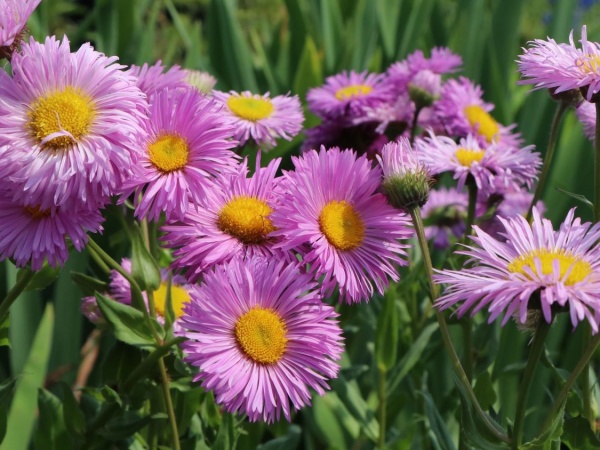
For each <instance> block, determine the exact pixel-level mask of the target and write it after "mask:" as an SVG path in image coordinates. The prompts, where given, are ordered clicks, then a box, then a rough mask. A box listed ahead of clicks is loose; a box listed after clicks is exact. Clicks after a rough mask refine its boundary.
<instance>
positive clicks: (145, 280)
mask: <svg viewBox="0 0 600 450" xmlns="http://www.w3.org/2000/svg"><path fill="white" fill-rule="evenodd" d="M131 276H132V277H133V279H134V280H135V281H136V282H137V284H138V285H139V286H140V289H141V290H142V291H155V290H157V289H158V287H159V286H160V283H161V277H160V268H159V267H158V264H157V263H156V261H155V260H154V258H153V257H152V255H151V254H150V252H149V251H148V249H147V248H146V246H145V245H144V240H143V238H142V232H141V230H140V228H139V227H138V226H134V227H133V233H131Z"/></svg>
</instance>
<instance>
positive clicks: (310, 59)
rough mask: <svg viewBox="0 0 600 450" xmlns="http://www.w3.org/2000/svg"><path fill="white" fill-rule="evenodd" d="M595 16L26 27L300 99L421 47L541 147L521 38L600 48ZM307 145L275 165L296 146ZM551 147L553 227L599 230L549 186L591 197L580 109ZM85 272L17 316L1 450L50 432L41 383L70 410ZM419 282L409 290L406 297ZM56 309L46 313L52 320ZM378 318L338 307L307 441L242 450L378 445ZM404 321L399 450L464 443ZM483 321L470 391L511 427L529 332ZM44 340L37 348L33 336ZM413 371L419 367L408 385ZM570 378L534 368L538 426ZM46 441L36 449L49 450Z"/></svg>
mask: <svg viewBox="0 0 600 450" xmlns="http://www.w3.org/2000/svg"><path fill="white" fill-rule="evenodd" d="M599 19H600V5H598V4H596V5H595V6H592V7H591V8H590V9H586V10H583V9H582V8H581V7H580V6H579V2H578V1H576V0H556V1H555V2H552V3H550V2H548V1H546V0H533V1H528V2H524V1H522V0H486V1H484V0H457V1H451V0H412V1H411V0H253V1H252V0H244V1H239V2H235V1H234V0H212V1H211V0H95V1H93V0H90V1H88V2H74V1H70V0H42V3H41V5H40V7H39V8H38V10H37V11H36V12H35V14H34V15H33V16H32V18H31V20H30V23H29V26H30V29H31V31H32V34H33V36H34V37H35V38H36V39H38V40H40V39H43V38H44V37H45V36H46V35H51V34H56V35H58V36H61V35H63V34H66V35H68V37H69V38H70V40H71V42H72V45H73V46H78V45H79V44H81V43H83V42H85V41H91V42H92V43H93V45H94V46H95V47H96V48H97V49H98V50H100V51H102V52H104V53H106V54H107V55H118V56H119V57H120V60H121V62H122V63H123V64H138V65H140V64H142V63H144V62H151V63H152V62H154V61H156V60H158V59H161V60H162V61H163V62H164V63H165V64H167V65H171V64H179V65H181V66H183V67H186V68H192V69H201V70H206V71H209V72H211V73H213V74H214V75H215V76H216V77H217V78H218V80H219V82H218V85H217V88H218V89H221V90H228V89H235V90H242V89H248V90H251V91H254V92H264V91H270V92H271V93H272V94H279V93H286V92H290V91H291V92H292V93H294V94H298V95H299V96H300V97H301V99H304V97H305V94H306V92H307V90H308V89H309V88H310V87H312V86H317V85H320V84H321V83H322V82H323V80H324V78H325V77H326V76H328V75H331V74H335V73H337V72H339V71H341V70H344V69H348V70H349V69H354V70H365V69H369V70H371V71H384V70H385V69H386V68H387V67H388V66H389V65H390V64H391V63H392V62H394V61H397V60H399V59H401V58H404V57H405V56H406V55H407V54H408V53H410V52H412V51H414V50H415V49H422V50H423V51H424V52H425V53H426V54H428V52H429V49H430V48H431V47H432V46H448V47H450V48H451V49H452V50H453V51H455V52H456V53H458V54H460V55H461V56H462V57H463V59H464V69H463V71H462V74H464V75H466V76H468V77H470V78H472V79H473V80H475V81H476V82H477V83H479V84H481V85H482V87H483V89H484V92H485V94H484V97H485V99H486V100H487V101H490V102H493V103H494V104H495V105H496V108H495V110H494V115H495V117H496V119H498V120H499V121H501V122H503V123H505V124H508V123H513V122H516V123H517V124H518V129H519V130H520V131H521V132H522V133H523V136H524V138H525V140H526V143H527V144H535V145H536V146H537V148H538V149H539V150H540V151H542V152H543V151H544V149H545V146H546V143H547V139H548V132H549V127H550V120H551V117H552V115H553V112H554V105H553V103H552V101H551V100H550V98H549V96H548V95H547V93H546V92H544V91H540V92H530V91H531V90H530V87H529V86H518V85H517V80H518V74H517V72H516V64H515V60H516V58H517V56H518V54H519V53H520V52H521V47H522V46H524V45H525V43H526V41H528V40H530V39H534V38H546V36H551V37H553V38H554V39H556V40H557V41H559V42H560V41H566V40H567V39H568V35H569V32H570V30H571V29H573V28H575V30H576V31H575V36H576V38H578V37H579V30H580V25H581V23H586V21H587V25H588V35H589V36H590V39H591V40H595V41H600V20H599ZM315 123H316V118H314V117H312V116H310V114H309V115H308V120H307V126H311V125H314V124H315ZM298 139H299V138H298ZM298 139H296V140H295V141H294V142H292V143H291V144H284V145H282V146H280V147H279V148H277V149H276V150H275V151H274V152H272V153H270V154H269V156H268V157H269V158H270V157H274V156H279V155H284V154H287V153H289V152H291V151H294V149H295V147H296V146H297V144H298ZM557 151H558V153H557V159H556V162H555V166H554V169H553V171H552V174H551V177H550V183H549V186H550V188H549V189H548V190H547V192H546V195H545V196H544V200H545V201H546V203H547V205H548V214H549V217H551V218H552V219H553V220H554V221H555V222H558V221H560V220H562V218H563V217H564V215H565V213H566V211H567V210H568V209H569V208H570V207H572V206H578V207H579V213H580V215H581V216H583V217H584V218H586V219H588V220H589V219H591V214H590V212H589V211H587V210H586V209H585V208H586V207H585V206H583V205H575V204H574V203H573V202H574V200H573V199H572V198H570V197H568V196H566V195H564V194H562V193H560V192H558V191H556V190H555V189H554V188H555V187H559V188H562V189H565V190H567V191H570V192H575V193H578V194H583V195H586V196H588V197H590V193H591V189H592V170H593V169H592V164H591V160H592V149H591V144H590V143H589V142H588V141H587V139H586V138H585V137H584V136H583V133H582V130H581V126H580V125H579V124H578V123H577V121H576V119H575V117H574V115H573V114H570V115H569V116H568V117H567V120H566V121H565V122H564V124H563V127H562V133H561V137H560V141H559V144H558V150H557ZM265 162H266V161H265ZM106 228H107V231H106V232H105V235H104V240H105V243H106V245H109V246H112V247H113V248H119V249H121V251H122V252H123V253H124V254H125V253H126V252H127V243H126V242H125V241H124V239H125V238H124V236H123V235H122V234H119V232H118V230H117V229H116V228H118V227H115V226H112V225H111V224H110V221H109V222H108V223H107V227H106ZM88 267H90V263H89V261H88V255H87V253H86V252H83V253H82V254H77V253H72V254H71V256H70V259H69V261H68V263H67V265H66V267H65V270H63V271H62V272H61V273H60V276H59V277H58V279H57V280H56V281H55V282H54V283H52V284H51V285H49V286H47V287H45V288H43V289H39V290H32V291H29V292H26V293H25V294H24V295H23V298H21V299H19V301H18V302H17V303H16V304H15V305H14V306H13V308H12V309H11V319H10V320H11V327H10V341H11V346H12V347H11V350H10V352H9V351H8V348H7V347H1V348H0V380H10V379H11V377H14V376H19V374H23V373H25V375H22V376H23V377H24V379H25V377H28V378H27V382H28V383H29V384H28V385H27V386H28V387H29V388H28V391H27V392H25V390H24V389H22V390H21V391H18V392H21V393H22V394H20V396H15V402H13V406H12V407H11V409H10V411H8V409H7V408H6V406H7V404H8V403H6V402H5V399H4V397H3V394H2V393H3V392H4V391H3V390H2V389H3V386H4V385H0V406H3V407H4V410H5V413H4V415H6V412H8V413H9V419H8V425H9V430H10V427H11V426H12V427H14V426H16V425H15V424H20V425H19V427H20V428H21V429H23V430H24V431H23V432H21V433H19V436H16V435H15V433H12V434H11V433H9V435H8V436H7V440H8V438H9V437H10V439H14V441H10V442H8V441H5V442H4V443H3V445H2V447H1V448H2V449H6V450H19V449H21V448H23V449H24V448H27V445H28V444H27V443H28V442H29V440H30V434H29V432H27V430H29V429H31V430H34V429H36V430H38V431H37V432H38V433H39V430H40V429H42V430H43V426H44V424H41V423H37V425H36V424H35V422H36V418H35V417H36V416H35V407H34V406H35V405H36V404H37V392H36V387H37V386H40V385H45V386H46V387H47V388H49V389H50V390H51V391H52V392H55V393H56V395H58V396H59V397H61V398H63V400H64V396H63V395H62V394H59V393H60V392H61V390H60V387H59V386H60V385H58V384H56V382H57V381H58V380H62V381H65V382H67V383H69V384H72V383H73V382H74V380H75V373H76V369H77V367H78V365H79V364H80V361H81V349H82V346H83V344H84V342H85V340H86V339H87V337H88V335H89V333H90V331H91V326H90V324H89V323H87V322H86V321H85V319H84V318H83V317H82V315H81V313H80V302H81V297H82V292H81V291H80V290H79V288H77V287H76V286H75V285H74V284H73V282H72V281H71V276H70V272H71V271H77V272H85V271H87V270H88V269H87V268H88ZM91 267H92V271H93V265H92V266H91ZM16 274H17V272H16V269H15V268H14V267H13V266H12V265H11V264H9V263H4V264H1V265H0V296H2V297H3V296H4V294H5V293H6V292H7V287H9V286H12V285H13V284H14V283H15V281H16ZM412 281H413V284H412V286H413V287H414V286H415V284H414V280H412ZM410 282H411V280H407V281H406V282H405V283H404V284H403V285H402V286H403V288H404V287H406V286H411V285H410ZM415 292H416V291H415V289H412V291H410V289H408V290H406V291H402V292H401V293H395V294H390V295H399V296H401V297H402V298H403V299H406V304H407V305H408V306H406V307H405V308H409V307H410V305H411V304H412V303H411V301H413V300H414V299H411V296H412V297H414V296H415V295H416V294H415ZM414 301H417V300H414ZM49 304H52V310H50V309H47V308H48V306H47V305H49ZM380 309H381V302H380V301H378V300H377V299H375V300H374V301H373V302H372V303H371V304H369V305H360V306H355V307H352V308H349V307H343V308H342V310H343V311H342V314H343V317H344V319H343V321H344V322H343V324H344V326H345V335H346V339H347V346H348V357H349V358H350V359H349V360H346V361H344V368H345V369H344V370H343V371H342V378H341V380H343V379H345V380H346V381H347V383H343V382H342V381H337V382H335V383H334V388H335V389H336V390H337V391H336V393H332V394H329V395H327V396H326V397H323V398H315V399H314V408H308V409H307V410H306V411H305V412H303V413H302V415H301V416H300V419H299V423H300V424H301V425H302V430H303V431H306V430H308V432H307V433H305V434H303V435H302V438H300V428H298V426H297V425H292V426H288V425H286V424H278V425H275V426H273V427H270V428H269V429H268V430H267V431H265V430H266V428H265V427H264V426H262V425H251V426H249V425H246V426H245V427H246V428H245V429H246V432H247V434H245V435H243V436H241V437H240V441H239V445H240V448H253V447H255V446H256V445H257V444H258V443H259V442H264V441H267V440H269V439H274V438H277V437H279V439H280V441H271V444H270V445H271V446H265V447H263V448H265V449H266V448H269V449H271V448H293V447H294V443H295V444H298V443H299V442H302V447H303V448H325V447H329V448H351V447H352V446H353V445H354V446H355V447H354V448H362V445H363V444H364V445H366V446H367V448H368V445H369V444H367V443H368V442H369V441H370V439H369V436H370V434H372V433H376V431H377V426H376V423H374V422H373V421H374V420H375V419H374V416H373V414H374V413H373V411H374V409H375V406H376V398H373V393H374V392H375V388H374V386H373V385H372V384H371V382H370V381H368V379H369V378H368V377H371V376H372V375H373V373H374V369H373V365H374V362H373V361H374V359H373V358H374V356H373V351H374V350H373V346H374V342H375V339H376V329H377V321H378V315H379V313H380ZM44 310H46V311H47V312H46V316H45V320H44V321H43V322H41V320H42V316H43V313H44ZM410 317H411V316H410V313H409V311H408V310H407V311H404V310H402V311H401V314H400V324H399V341H398V342H399V344H398V349H397V350H396V351H397V354H398V361H399V363H398V364H397V366H396V371H395V372H393V374H394V376H395V377H396V380H397V382H398V386H399V387H401V389H398V390H397V391H396V392H395V393H394V395H393V397H392V399H391V401H390V405H391V406H390V412H389V415H390V423H391V424H392V425H391V426H392V428H393V430H394V431H393V433H396V442H397V445H396V447H395V448H411V445H413V447H412V448H422V447H419V444H420V443H417V444H415V443H414V441H413V437H414V436H413V434H414V430H415V429H417V428H418V427H421V426H424V427H427V430H429V432H430V433H431V436H432V438H431V439H432V442H434V440H435V445H434V447H432V448H454V446H453V444H452V440H453V439H454V437H455V436H456V435H457V433H458V429H457V422H456V420H455V418H454V417H453V411H455V410H456V405H457V402H458V398H457V397H456V394H452V395H449V392H451V388H452V386H453V382H452V378H451V371H450V369H449V365H448V363H447V361H446V359H445V356H443V349H442V348H441V343H440V339H439V336H438V334H437V333H436V330H435V328H431V329H428V328H425V329H422V330H420V332H419V334H418V336H419V338H418V339H416V337H415V334H414V333H413V331H414V330H412V329H411V327H413V325H414V324H412V323H411V320H410ZM484 320H485V319H484V318H481V317H478V318H477V319H476V325H477V326H476V327H475V330H474V333H475V337H474V342H476V343H477V342H485V347H482V348H477V349H476V355H475V360H476V362H477V364H476V367H475V373H474V376H475V379H476V385H475V388H476V392H477V393H478V395H479V396H481V399H482V402H483V401H486V402H487V404H488V405H496V406H498V405H501V409H500V410H498V411H497V412H498V417H499V419H498V420H499V421H501V422H502V423H503V424H504V425H506V423H507V418H510V417H513V415H514V408H515V401H516V392H517V385H518V384H517V383H518V380H519V374H520V371H521V370H522V368H523V366H524V358H525V344H526V341H527V336H526V335H524V334H522V333H519V332H517V330H516V329H515V327H514V326H513V325H512V324H509V325H507V327H506V328H505V329H504V331H502V332H501V330H500V328H499V327H498V326H497V325H493V326H487V325H485V324H484V323H482V322H483V321H484ZM40 323H41V325H40ZM36 330H37V331H38V336H41V337H36ZM453 331H454V332H455V334H456V342H457V345H458V347H459V348H460V342H461V334H460V327H459V326H458V325H457V326H454V327H453ZM579 334H580V332H579V331H578V332H575V333H572V332H571V328H570V325H569V324H568V323H567V322H566V321H564V320H563V321H559V324H558V325H557V327H555V331H554V332H553V334H552V336H551V338H550V339H549V344H548V348H549V355H550V356H551V357H552V360H553V361H554V363H555V364H556V365H557V366H560V367H563V368H567V369H568V368H570V367H572V366H573V364H574V362H575V361H576V359H577V358H578V355H579V354H580V347H581V339H580V336H579ZM50 338H51V339H50ZM102 339H103V342H102V345H101V347H100V348H101V354H100V356H99V361H103V360H104V358H105V357H106V354H107V352H108V351H109V349H110V348H112V347H113V346H114V338H111V337H109V336H107V335H105V336H104V337H103V338H102ZM50 344H51V345H50ZM46 359H47V360H48V364H47V367H42V368H41V369H39V371H38V372H36V371H35V370H33V369H31V367H32V366H31V365H32V364H35V362H38V363H39V364H38V365H40V364H41V365H42V366H44V364H43V362H44V361H45V360H46ZM350 361H351V362H350ZM97 366H98V367H97V368H96V369H95V370H94V372H93V373H92V376H91V378H90V380H89V384H90V385H94V384H96V385H97V384H99V383H100V380H101V378H102V377H103V376H105V375H106V374H102V373H101V372H102V369H101V364H98V365H97ZM410 369H414V370H413V371H412V372H411V374H410V375H408V371H409V370H410ZM28 370H33V372H31V373H29V375H31V374H33V376H29V375H28ZM40 371H41V372H40ZM36 373H37V374H38V375H37V376H35V374H36ZM415 374H416V375H415ZM563 375H564V374H563V373H561V372H560V371H557V370H555V369H553V368H552V367H551V366H550V365H549V363H546V364H545V370H542V371H538V373H537V378H536V383H535V384H534V386H533V389H532V393H531V404H535V405H539V409H540V411H533V412H532V416H531V423H529V425H530V426H531V428H532V429H536V426H535V425H536V424H537V423H539V421H540V419H541V417H542V413H543V406H544V405H546V404H547V403H548V396H549V393H548V392H547V390H546V388H547V387H548V386H551V385H552V383H556V381H557V380H560V377H561V376H563ZM373 378H374V377H373ZM593 381H595V380H593ZM5 387H6V386H5ZM491 387H495V390H496V393H497V398H496V394H494V393H493V391H492V390H491ZM182 395H183V394H182ZM17 401H18V402H19V404H18V405H17V406H16V407H15V403H16V402H17ZM570 401H571V403H572V404H570V405H569V407H572V408H575V409H577V407H578V406H577V402H578V399H577V398H574V399H571V400H570ZM3 402H4V403H3ZM51 403H52V402H51V401H48V402H46V404H51ZM415 405H417V406H415ZM418 405H420V406H418ZM23 427H24V428H23ZM393 433H392V434H393ZM526 433H527V431H526ZM273 442H274V444H273ZM411 442H412V443H411ZM40 445H41V446H40ZM43 445H44V444H39V445H36V448H45V447H44V446H43ZM415 445H416V446H415ZM423 445H424V444H423Z"/></svg>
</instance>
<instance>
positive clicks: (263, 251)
mask: <svg viewBox="0 0 600 450" xmlns="http://www.w3.org/2000/svg"><path fill="white" fill-rule="evenodd" d="M280 161H281V159H280V158H277V159H274V160H272V161H271V162H270V163H269V165H268V166H267V167H265V168H261V167H260V158H259V159H258V161H257V164H256V171H255V173H254V175H252V176H251V177H248V176H247V167H246V165H245V163H244V165H242V167H240V170H239V172H238V173H236V174H228V175H223V176H221V177H219V178H217V179H216V180H215V181H214V185H213V188H212V189H211V190H210V192H208V193H207V195H206V197H205V198H203V199H201V200H200V201H199V203H198V205H197V207H196V208H190V209H189V210H188V212H187V214H186V216H185V218H184V219H183V220H182V221H180V222H171V223H169V224H168V225H166V226H164V227H163V231H165V232H166V234H165V236H164V238H163V240H164V241H165V245H166V246H167V247H170V248H175V249H176V250H175V252H174V253H173V256H174V257H175V260H174V261H173V267H175V268H177V269H181V270H183V271H185V273H186V276H187V278H188V279H189V280H190V281H192V282H195V281H197V280H198V279H199V278H200V275H201V274H202V273H203V272H204V271H206V270H207V269H209V268H210V267H212V266H214V265H216V264H222V263H225V262H227V261H229V260H231V259H232V258H233V257H234V256H240V257H251V256H252V255H259V256H263V257H272V256H274V255H275V256H277V257H284V254H283V252H281V251H280V250H277V249H275V248H274V246H275V244H276V243H277V241H278V239H276V238H273V237H271V236H270V233H271V232H272V231H273V230H274V229H275V228H274V226H273V223H272V222H271V214H272V212H273V211H274V210H275V209H276V208H277V207H278V206H277V205H276V196H275V191H276V190H277V184H278V183H277V179H276V178H275V174H276V172H277V168H278V167H279V163H280ZM290 258H291V256H288V257H287V259H290Z"/></svg>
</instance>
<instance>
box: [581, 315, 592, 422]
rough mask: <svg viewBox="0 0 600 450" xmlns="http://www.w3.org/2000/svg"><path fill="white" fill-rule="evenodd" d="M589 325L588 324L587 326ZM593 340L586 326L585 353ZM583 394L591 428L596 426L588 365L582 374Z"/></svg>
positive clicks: (584, 337)
mask: <svg viewBox="0 0 600 450" xmlns="http://www.w3.org/2000/svg"><path fill="white" fill-rule="evenodd" d="M586 325H587V324H586ZM591 339H592V330H591V327H590V326H586V327H585V330H584V331H583V341H582V342H583V346H582V350H583V351H585V349H586V348H587V346H588V345H589V344H590V340H591ZM581 392H582V395H583V417H585V418H586V419H587V420H588V422H589V423H590V426H591V427H593V425H594V420H595V417H594V412H593V411H592V395H593V392H592V386H591V382H590V367H589V365H586V366H585V368H584V369H583V372H581Z"/></svg>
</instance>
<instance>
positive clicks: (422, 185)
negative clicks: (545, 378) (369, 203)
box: [377, 137, 431, 209]
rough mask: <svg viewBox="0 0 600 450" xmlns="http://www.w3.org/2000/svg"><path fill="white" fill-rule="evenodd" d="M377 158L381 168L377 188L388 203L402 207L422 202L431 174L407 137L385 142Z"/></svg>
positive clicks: (427, 194) (427, 190) (423, 201)
mask: <svg viewBox="0 0 600 450" xmlns="http://www.w3.org/2000/svg"><path fill="white" fill-rule="evenodd" d="M377 160H378V161H379V165H380V166H381V169H382V171H383V181H382V183H381V189H382V191H383V193H384V194H385V195H386V196H387V198H388V201H389V202H390V204H391V205H392V206H394V207H395V208H399V209H406V208H411V207H414V206H418V207H421V206H423V205H424V204H425V202H426V201H427V197H428V196H429V190H430V185H431V177H430V176H429V171H428V170H427V168H426V167H425V165H423V164H422V163H421V162H420V161H419V158H418V156H417V153H416V152H415V150H414V149H413V148H412V146H411V144H410V141H409V139H408V138H406V137H402V138H400V139H398V141H397V142H389V143H387V144H385V145H384V146H383V149H382V150H381V156H379V155H378V156H377Z"/></svg>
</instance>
